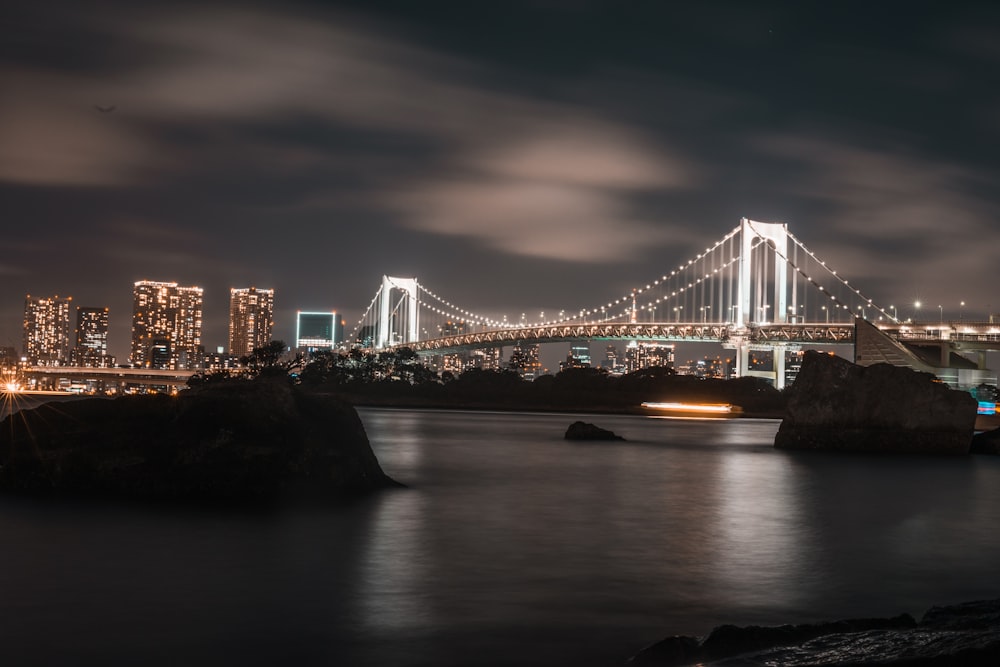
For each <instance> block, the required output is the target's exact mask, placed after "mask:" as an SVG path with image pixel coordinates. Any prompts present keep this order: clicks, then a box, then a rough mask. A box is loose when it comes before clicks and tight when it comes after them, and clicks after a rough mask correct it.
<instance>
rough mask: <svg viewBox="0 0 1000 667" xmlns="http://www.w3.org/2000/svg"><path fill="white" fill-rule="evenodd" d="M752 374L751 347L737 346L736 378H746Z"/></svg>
mask: <svg viewBox="0 0 1000 667" xmlns="http://www.w3.org/2000/svg"><path fill="white" fill-rule="evenodd" d="M749 373H750V346H749V345H747V344H746V343H740V344H739V345H737V346H736V377H740V378H745V377H747V375H749Z"/></svg>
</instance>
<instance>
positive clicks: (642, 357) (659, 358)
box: [625, 341, 674, 373]
mask: <svg viewBox="0 0 1000 667" xmlns="http://www.w3.org/2000/svg"><path fill="white" fill-rule="evenodd" d="M673 365H674V345H673V344H672V343H654V342H645V343H639V342H637V341H631V342H630V343H629V344H628V346H627V347H626V348H625V369H626V371H627V372H629V373H634V372H635V371H638V370H642V369H643V368H649V367H651V366H667V367H670V368H672V367H673Z"/></svg>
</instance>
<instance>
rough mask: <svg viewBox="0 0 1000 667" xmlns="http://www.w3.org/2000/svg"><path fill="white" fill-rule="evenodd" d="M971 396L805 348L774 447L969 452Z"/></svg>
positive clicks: (915, 375)
mask: <svg viewBox="0 0 1000 667" xmlns="http://www.w3.org/2000/svg"><path fill="white" fill-rule="evenodd" d="M975 422H976V401H975V399H973V398H972V395H971V394H969V393H968V392H964V391H955V390H952V389H949V388H948V387H947V385H944V384H942V383H941V382H938V381H937V380H936V379H935V378H934V376H933V375H931V374H929V373H920V372H917V371H913V370H910V369H908V368H902V367H897V366H891V365H889V364H876V365H874V366H867V367H866V366H857V365H855V364H852V363H851V362H849V361H847V360H846V359H841V358H840V357H835V356H832V355H828V354H824V353H821V352H815V351H808V352H806V353H805V356H804V359H803V362H802V368H801V370H800V371H799V374H798V376H797V377H796V378H795V384H793V385H792V387H791V389H790V390H789V398H788V408H787V411H786V415H785V418H784V420H783V421H782V422H781V426H780V427H779V429H778V433H777V435H776V436H775V438H774V446H775V447H780V448H788V449H830V450H853V451H867V452H897V453H926V454H967V453H968V452H969V446H970V443H971V442H972V434H973V428H974V427H975Z"/></svg>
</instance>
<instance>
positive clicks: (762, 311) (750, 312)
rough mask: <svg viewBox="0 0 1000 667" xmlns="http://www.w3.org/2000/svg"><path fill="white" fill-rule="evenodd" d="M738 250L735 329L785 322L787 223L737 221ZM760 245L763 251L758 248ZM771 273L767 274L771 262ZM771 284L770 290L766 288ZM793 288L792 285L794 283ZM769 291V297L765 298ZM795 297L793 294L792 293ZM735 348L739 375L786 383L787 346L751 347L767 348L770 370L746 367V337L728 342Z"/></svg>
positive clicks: (747, 343)
mask: <svg viewBox="0 0 1000 667" xmlns="http://www.w3.org/2000/svg"><path fill="white" fill-rule="evenodd" d="M740 240H741V244H740V245H741V251H740V260H739V283H738V285H737V302H736V307H735V310H736V315H735V317H734V323H735V324H736V326H737V329H738V330H739V329H743V330H746V329H749V328H750V327H752V326H754V325H756V324H758V323H763V322H766V321H771V322H774V323H785V322H787V321H788V264H787V262H786V258H787V257H788V225H787V224H785V223H780V222H757V221H756V220H750V219H749V218H742V219H741V220H740ZM761 246H763V248H764V250H757V248H759V247H761ZM772 263H773V265H774V269H773V272H771V275H768V273H769V272H768V268H769V266H768V265H770V264H772ZM768 283H770V288H771V289H770V290H769V289H768V287H769V285H768ZM793 291H794V285H793ZM769 292H770V297H771V298H770V299H768V296H769V294H768V293H769ZM793 300H794V295H793ZM731 345H732V347H733V348H735V350H736V359H737V373H738V375H739V377H746V376H760V377H766V378H769V379H772V380H773V381H774V386H775V387H776V388H778V389H782V388H784V386H785V352H786V350H787V348H788V346H786V345H766V346H754V347H753V349H762V350H763V349H766V350H769V351H770V352H771V353H772V355H773V359H774V370H773V371H751V370H750V368H749V361H750V351H751V345H750V343H749V337H744V336H741V335H740V334H739V333H737V335H736V336H734V337H733V339H732V341H731Z"/></svg>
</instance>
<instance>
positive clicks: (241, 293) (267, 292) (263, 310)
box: [229, 287, 274, 358]
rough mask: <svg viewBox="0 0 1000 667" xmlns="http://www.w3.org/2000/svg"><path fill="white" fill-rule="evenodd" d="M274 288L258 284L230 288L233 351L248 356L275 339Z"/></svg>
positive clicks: (235, 353) (236, 354)
mask: <svg viewBox="0 0 1000 667" xmlns="http://www.w3.org/2000/svg"><path fill="white" fill-rule="evenodd" d="M273 328H274V290H273V289H257V288H256V287H245V288H236V287H233V288H231V289H230V290H229V354H231V355H233V356H234V357H237V358H239V357H245V356H247V355H249V354H250V353H251V352H253V351H254V350H256V349H257V348H262V347H265V346H266V345H267V344H268V343H270V342H271V331H272V329H273Z"/></svg>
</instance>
